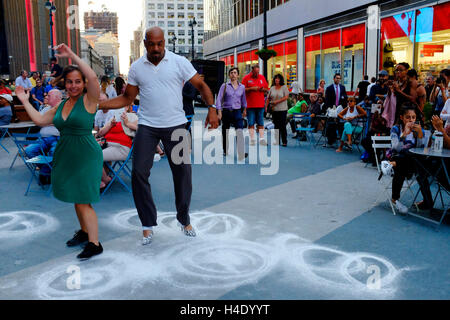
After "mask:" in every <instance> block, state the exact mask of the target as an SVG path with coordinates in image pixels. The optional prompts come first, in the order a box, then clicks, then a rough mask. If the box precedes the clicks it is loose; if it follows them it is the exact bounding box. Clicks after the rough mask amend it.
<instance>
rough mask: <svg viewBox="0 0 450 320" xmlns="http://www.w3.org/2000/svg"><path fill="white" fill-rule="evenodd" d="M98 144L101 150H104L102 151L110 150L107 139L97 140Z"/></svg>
mask: <svg viewBox="0 0 450 320" xmlns="http://www.w3.org/2000/svg"><path fill="white" fill-rule="evenodd" d="M97 142H98V144H99V145H100V148H102V150H103V149H106V148H108V141H106V138H105V137H101V138H100V139H97Z"/></svg>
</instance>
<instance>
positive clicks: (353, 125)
mask: <svg viewBox="0 0 450 320" xmlns="http://www.w3.org/2000/svg"><path fill="white" fill-rule="evenodd" d="M365 116H367V113H366V111H365V110H364V109H363V108H361V107H360V106H357V105H356V99H355V98H354V97H349V98H348V106H347V107H346V108H345V109H344V110H342V111H341V112H339V114H338V117H339V118H340V119H342V120H345V124H344V131H343V132H342V137H341V145H340V146H339V148H338V149H337V150H336V152H342V148H343V147H344V144H345V143H346V145H347V147H348V148H349V149H351V148H352V134H353V132H355V133H356V134H358V133H361V132H362V127H360V126H358V125H357V120H356V119H357V118H361V117H365ZM345 137H347V140H348V142H346V141H345Z"/></svg>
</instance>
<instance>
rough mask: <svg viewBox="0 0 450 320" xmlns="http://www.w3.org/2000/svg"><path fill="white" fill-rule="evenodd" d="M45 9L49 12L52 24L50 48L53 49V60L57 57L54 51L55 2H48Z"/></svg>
mask: <svg viewBox="0 0 450 320" xmlns="http://www.w3.org/2000/svg"><path fill="white" fill-rule="evenodd" d="M45 8H47V10H48V11H49V23H50V47H51V49H52V58H53V57H55V50H54V49H53V13H54V12H55V11H56V7H55V5H54V4H53V2H50V1H47V2H46V3H45Z"/></svg>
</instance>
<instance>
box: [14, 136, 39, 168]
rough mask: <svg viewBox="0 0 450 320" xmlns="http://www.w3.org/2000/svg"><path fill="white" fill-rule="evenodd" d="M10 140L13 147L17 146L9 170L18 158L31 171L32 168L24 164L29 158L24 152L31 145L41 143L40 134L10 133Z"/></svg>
mask: <svg viewBox="0 0 450 320" xmlns="http://www.w3.org/2000/svg"><path fill="white" fill-rule="evenodd" d="M10 136H11V138H12V139H13V141H14V143H15V145H16V146H17V153H16V156H15V157H14V159H13V161H12V162H11V165H10V166H9V170H11V169H12V167H13V166H14V163H15V162H16V160H17V158H18V157H20V158H21V159H22V161H23V163H25V165H26V166H27V167H28V169H30V170H33V168H32V166H31V165H30V164H28V163H27V162H26V160H28V159H29V158H28V157H27V154H26V152H25V148H26V147H27V146H29V145H31V144H35V143H40V142H41V140H40V139H41V134H40V133H10Z"/></svg>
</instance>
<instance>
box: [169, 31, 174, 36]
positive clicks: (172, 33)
mask: <svg viewBox="0 0 450 320" xmlns="http://www.w3.org/2000/svg"><path fill="white" fill-rule="evenodd" d="M167 34H168V35H169V36H174V35H175V30H168V31H167Z"/></svg>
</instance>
